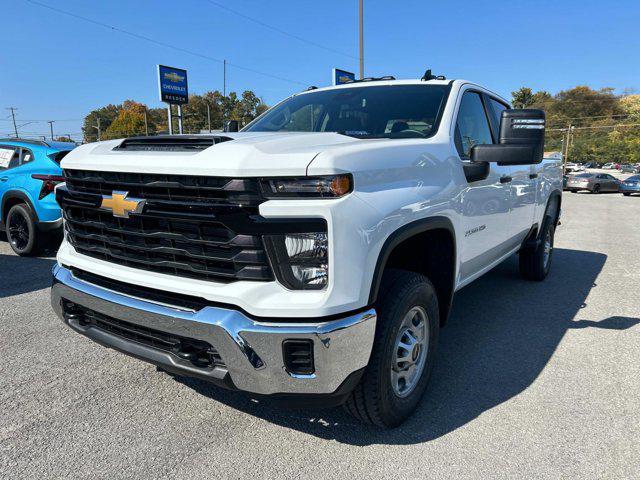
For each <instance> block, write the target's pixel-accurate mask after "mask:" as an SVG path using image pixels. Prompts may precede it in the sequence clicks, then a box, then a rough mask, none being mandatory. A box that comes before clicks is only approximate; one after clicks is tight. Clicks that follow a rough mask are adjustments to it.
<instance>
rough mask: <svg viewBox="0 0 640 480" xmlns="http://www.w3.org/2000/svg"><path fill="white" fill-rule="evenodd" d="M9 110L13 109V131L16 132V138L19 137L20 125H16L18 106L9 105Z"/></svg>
mask: <svg viewBox="0 0 640 480" xmlns="http://www.w3.org/2000/svg"><path fill="white" fill-rule="evenodd" d="M7 110H11V117H12V118H13V131H14V132H16V138H18V127H17V126H16V113H15V111H16V110H17V108H16V107H9V108H7Z"/></svg>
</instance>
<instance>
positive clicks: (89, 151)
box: [62, 132, 379, 177]
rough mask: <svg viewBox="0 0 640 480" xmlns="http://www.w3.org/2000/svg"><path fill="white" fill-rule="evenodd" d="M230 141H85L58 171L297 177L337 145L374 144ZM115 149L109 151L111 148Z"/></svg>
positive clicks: (286, 137) (335, 139)
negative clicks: (168, 147) (181, 147)
mask: <svg viewBox="0 0 640 480" xmlns="http://www.w3.org/2000/svg"><path fill="white" fill-rule="evenodd" d="M216 136H221V137H228V138H230V139H231V140H228V141H224V142H221V143H218V144H216V145H213V146H211V147H209V148H207V149H205V150H200V151H195V152H193V151H186V152H185V151H126V150H117V149H115V147H117V146H118V145H120V143H122V140H123V139H119V140H109V141H106V142H99V143H90V144H87V145H83V146H81V147H78V148H76V149H75V150H73V151H71V152H70V153H69V154H68V155H67V156H66V157H65V158H64V159H63V161H62V167H63V168H69V169H86V170H98V171H121V172H142V173H170V174H182V175H210V176H222V177H232V176H240V177H253V176H289V175H291V176H300V175H306V172H307V166H308V165H309V163H311V161H312V160H313V159H314V157H315V156H316V155H318V153H320V152H323V151H325V150H328V149H331V148H335V147H339V146H342V145H345V146H346V145H350V144H351V145H353V144H362V143H369V142H377V141H379V140H363V139H355V138H352V137H348V136H345V135H340V134H337V133H304V132H276V133H271V132H234V133H221V134H219V135H216ZM114 149H115V150H114Z"/></svg>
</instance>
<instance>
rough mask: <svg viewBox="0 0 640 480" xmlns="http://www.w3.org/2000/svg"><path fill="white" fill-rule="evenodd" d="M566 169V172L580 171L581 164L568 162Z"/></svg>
mask: <svg viewBox="0 0 640 480" xmlns="http://www.w3.org/2000/svg"><path fill="white" fill-rule="evenodd" d="M564 171H565V172H566V173H575V172H579V171H580V166H579V165H578V164H577V163H571V162H569V163H567V164H565V166H564Z"/></svg>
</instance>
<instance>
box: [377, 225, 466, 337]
mask: <svg viewBox="0 0 640 480" xmlns="http://www.w3.org/2000/svg"><path fill="white" fill-rule="evenodd" d="M422 244H424V245H425V248H424V249H418V250H416V247H418V246H421V245H422ZM433 246H436V248H430V247H433ZM456 259H457V256H456V235H455V229H454V227H453V223H452V222H451V220H450V219H449V218H447V217H442V216H438V217H429V218H425V219H421V220H416V221H414V222H411V223H408V224H406V225H403V226H402V227H400V228H399V229H398V230H396V231H395V232H393V233H392V234H391V235H389V237H388V238H387V239H386V241H385V242H384V244H383V246H382V249H381V250H380V253H379V255H378V260H377V261H376V266H375V270H374V274H373V280H372V282H371V289H370V293H369V304H370V305H373V304H374V303H375V302H376V300H377V298H378V294H379V290H380V284H381V282H382V277H383V274H384V272H385V270H386V269H387V268H401V269H405V270H409V271H414V272H417V273H421V274H424V275H426V276H427V277H428V278H429V280H430V281H431V283H432V284H433V285H434V287H435V289H436V293H437V295H438V306H439V313H440V324H441V325H444V323H445V322H446V320H447V318H448V316H449V312H450V310H451V302H452V300H453V293H454V291H455V271H456ZM436 272H437V273H438V274H437V275H436Z"/></svg>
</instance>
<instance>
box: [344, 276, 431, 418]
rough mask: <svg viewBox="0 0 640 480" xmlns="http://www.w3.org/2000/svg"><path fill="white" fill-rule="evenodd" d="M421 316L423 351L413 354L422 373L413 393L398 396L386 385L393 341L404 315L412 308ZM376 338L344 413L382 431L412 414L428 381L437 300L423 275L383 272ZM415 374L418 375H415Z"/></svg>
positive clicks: (389, 382) (411, 390)
mask: <svg viewBox="0 0 640 480" xmlns="http://www.w3.org/2000/svg"><path fill="white" fill-rule="evenodd" d="M415 308H417V309H420V311H421V312H424V313H425V314H426V321H425V323H426V324H427V325H428V334H427V335H425V338H428V346H427V347H426V352H425V350H419V353H418V356H417V358H419V359H420V360H421V359H422V358H421V357H419V355H424V356H425V358H424V363H423V367H422V371H421V373H419V374H416V377H415V381H414V383H413V388H412V389H410V390H408V391H407V392H406V396H400V395H398V394H397V393H396V391H395V390H394V387H393V386H392V381H391V376H392V369H391V367H392V364H394V363H395V362H396V361H397V360H396V358H395V357H396V353H397V351H398V347H397V344H396V342H397V340H398V337H399V335H400V331H401V326H402V325H403V321H404V320H405V316H407V314H408V313H409V312H410V311H411V310H412V309H415ZM376 310H377V313H378V319H377V325H376V335H375V339H374V342H373V348H372V351H371V358H370V359H369V364H368V365H367V367H366V369H365V372H364V374H363V376H362V379H361V380H360V383H359V384H358V385H357V386H356V388H355V389H354V390H353V392H351V395H350V396H349V398H348V399H347V401H346V403H345V409H346V410H347V411H348V412H349V413H351V414H352V415H354V416H355V417H356V418H358V419H359V420H361V421H362V422H364V423H369V424H372V425H376V426H379V427H384V428H392V427H396V426H398V425H400V424H401V423H402V422H403V421H404V420H405V419H406V418H407V417H409V415H411V413H412V412H413V411H414V409H415V408H416V406H417V405H418V402H419V401H420V399H421V398H422V395H423V394H424V391H425V389H426V387H427V383H428V382H429V377H430V376H431V371H432V369H433V363H434V358H435V352H436V346H437V342H438V335H439V330H440V317H439V314H438V298H437V296H436V291H435V289H434V288H433V285H432V284H431V282H430V281H429V279H427V277H425V276H424V275H420V274H418V273H413V272H408V271H404V270H389V271H387V272H385V275H384V278H383V280H382V285H381V286H380V293H379V300H378V302H377V305H376ZM418 372H419V370H418Z"/></svg>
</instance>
